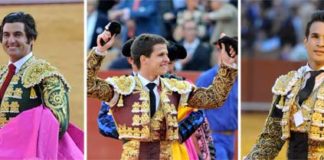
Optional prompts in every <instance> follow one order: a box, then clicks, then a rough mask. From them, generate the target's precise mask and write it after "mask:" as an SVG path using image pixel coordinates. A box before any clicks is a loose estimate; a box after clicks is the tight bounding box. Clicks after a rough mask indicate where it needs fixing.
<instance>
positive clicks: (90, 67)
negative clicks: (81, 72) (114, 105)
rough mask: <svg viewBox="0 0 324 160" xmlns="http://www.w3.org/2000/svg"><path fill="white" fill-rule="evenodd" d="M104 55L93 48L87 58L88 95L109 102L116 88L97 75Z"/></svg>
mask: <svg viewBox="0 0 324 160" xmlns="http://www.w3.org/2000/svg"><path fill="white" fill-rule="evenodd" d="M103 59H104V56H100V55H97V54H95V50H94V49H93V50H92V51H91V52H90V54H89V56H88V59H87V72H88V73H87V94H88V97H92V98H97V99H99V100H102V101H106V102H109V101H110V100H111V99H112V97H113V95H114V90H113V89H112V87H111V86H110V85H109V84H108V83H107V82H106V81H105V80H103V79H100V78H98V77H97V72H98V70H99V68H100V65H101V63H102V60H103Z"/></svg>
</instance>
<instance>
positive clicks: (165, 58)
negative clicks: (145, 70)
mask: <svg viewBox="0 0 324 160" xmlns="http://www.w3.org/2000/svg"><path fill="white" fill-rule="evenodd" d="M164 61H166V62H168V63H169V62H170V58H169V57H168V55H165V56H164Z"/></svg>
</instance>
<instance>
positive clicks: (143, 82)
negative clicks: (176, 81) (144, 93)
mask: <svg viewBox="0 0 324 160" xmlns="http://www.w3.org/2000/svg"><path fill="white" fill-rule="evenodd" d="M137 76H138V79H139V80H140V81H141V83H142V86H145V87H146V85H147V84H149V83H155V84H156V86H158V85H159V82H160V77H157V78H156V79H155V80H154V81H149V80H147V79H146V78H144V77H143V76H142V75H141V74H140V73H137ZM146 88H147V87H146Z"/></svg>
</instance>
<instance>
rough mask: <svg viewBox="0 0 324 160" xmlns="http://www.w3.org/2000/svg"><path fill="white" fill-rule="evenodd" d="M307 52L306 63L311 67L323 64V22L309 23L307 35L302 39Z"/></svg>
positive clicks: (316, 67)
mask: <svg viewBox="0 0 324 160" xmlns="http://www.w3.org/2000/svg"><path fill="white" fill-rule="evenodd" d="M304 45H305V47H306V49H307V53H308V63H309V65H310V66H311V67H312V68H313V69H319V68H321V67H323V66H324V22H321V21H317V22H314V23H312V24H311V26H310V28H309V34H308V37H305V39H304Z"/></svg>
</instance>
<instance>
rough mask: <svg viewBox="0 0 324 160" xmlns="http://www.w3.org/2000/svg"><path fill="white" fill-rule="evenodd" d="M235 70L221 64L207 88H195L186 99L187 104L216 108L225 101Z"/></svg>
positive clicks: (232, 82) (235, 75) (235, 74)
mask: <svg viewBox="0 0 324 160" xmlns="http://www.w3.org/2000/svg"><path fill="white" fill-rule="evenodd" d="M236 78H237V70H236V69H232V68H229V67H227V66H221V67H220V69H219V71H218V74H217V75H216V77H215V78H214V81H213V83H212V85H210V86H209V87H208V88H195V89H194V91H193V93H192V94H191V95H190V97H189V99H188V106H193V107H196V108H216V107H220V106H222V105H223V103H224V102H225V100H226V98H227V96H228V94H229V92H230V90H231V88H232V86H233V84H234V81H235V79H236Z"/></svg>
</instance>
